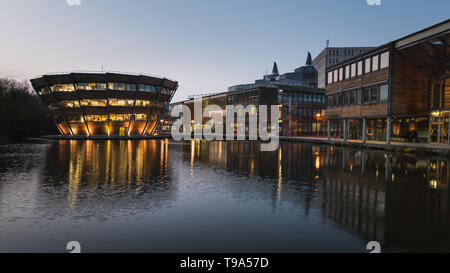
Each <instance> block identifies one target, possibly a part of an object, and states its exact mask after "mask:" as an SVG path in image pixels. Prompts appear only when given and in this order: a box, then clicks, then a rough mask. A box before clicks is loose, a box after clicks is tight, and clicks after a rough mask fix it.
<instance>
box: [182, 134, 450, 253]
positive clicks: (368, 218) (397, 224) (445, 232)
mask: <svg viewBox="0 0 450 273" xmlns="http://www.w3.org/2000/svg"><path fill="white" fill-rule="evenodd" d="M189 148H190V149H191V153H190V154H191V155H193V154H196V155H197V156H196V157H195V162H194V161H193V160H191V166H192V167H193V166H195V165H196V164H208V165H212V166H213V167H215V168H223V169H226V170H227V171H229V172H233V173H235V174H237V175H244V176H245V175H248V177H249V179H251V178H252V177H254V176H258V177H260V178H263V179H264V181H272V183H274V195H273V196H272V197H271V198H272V199H273V200H274V201H273V202H274V207H275V208H276V203H277V202H280V201H283V202H290V203H292V204H295V205H299V207H303V209H304V215H305V216H308V215H309V213H310V210H311V208H313V207H316V208H320V213H321V216H322V218H323V219H326V220H329V221H330V222H331V223H333V224H335V225H337V226H339V227H340V228H341V229H343V230H346V231H347V232H349V233H351V234H354V235H357V236H359V237H360V238H361V240H363V241H364V242H368V241H372V240H376V241H379V242H380V243H381V244H382V245H383V247H384V249H385V250H387V251H402V250H403V251H436V248H435V247H436V246H438V250H440V251H450V236H449V235H450V232H449V230H450V229H449V228H450V210H449V200H450V199H449V194H450V193H449V191H448V183H449V172H450V169H449V162H448V159H446V158H431V159H430V158H420V157H414V156H412V155H407V154H392V153H386V152H384V151H365V150H353V149H350V148H340V147H329V146H315V145H309V144H299V143H281V144H280V149H279V150H278V151H277V152H272V153H270V152H260V151H259V144H258V143H252V142H201V143H200V142H199V143H196V145H194V144H191V146H190V147H189ZM219 151H220V152H219ZM265 178H269V179H265ZM268 183H270V182H268ZM235 186H236V187H239V184H236V185H235Z"/></svg>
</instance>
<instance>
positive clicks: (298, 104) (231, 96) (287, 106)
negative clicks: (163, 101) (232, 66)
mask: <svg viewBox="0 0 450 273" xmlns="http://www.w3.org/2000/svg"><path fill="white" fill-rule="evenodd" d="M194 100H195V99H194V98H192V99H189V100H186V101H183V102H179V103H177V104H184V105H186V106H188V107H189V108H190V109H191V115H192V116H191V120H194ZM201 100H202V108H203V110H204V109H205V108H206V106H208V105H211V104H215V105H218V106H220V108H221V109H222V111H223V112H222V115H223V117H225V116H226V106H227V105H235V106H237V105H242V106H244V107H247V106H250V105H253V106H255V111H258V107H259V105H267V106H269V109H268V110H269V112H268V122H269V124H270V123H271V122H272V121H271V120H270V106H271V105H278V111H279V114H278V116H279V120H277V121H276V122H278V123H279V126H280V136H324V135H325V134H326V126H324V118H323V110H324V107H325V90H324V89H318V88H313V87H309V86H300V85H282V84H273V83H265V84H260V85H257V86H254V87H251V88H248V89H243V90H238V91H231V92H223V93H217V94H212V95H208V96H204V97H201ZM177 104H173V105H172V106H174V105H177ZM256 113H258V112H256ZM209 119H210V118H209V117H203V124H205V123H206V122H207V121H208V120H209ZM191 129H193V128H191ZM248 129H249V128H248V115H247V116H246V128H245V131H246V132H248ZM224 132H226V131H225V128H224Z"/></svg>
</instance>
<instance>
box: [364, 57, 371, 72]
mask: <svg viewBox="0 0 450 273" xmlns="http://www.w3.org/2000/svg"><path fill="white" fill-rule="evenodd" d="M365 68H366V69H365V70H364V73H370V58H367V59H366V64H365Z"/></svg>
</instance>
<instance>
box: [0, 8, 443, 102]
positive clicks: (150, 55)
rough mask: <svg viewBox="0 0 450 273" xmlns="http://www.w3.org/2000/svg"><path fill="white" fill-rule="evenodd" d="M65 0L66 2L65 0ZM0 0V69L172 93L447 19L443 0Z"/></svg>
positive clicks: (288, 67)
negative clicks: (157, 84) (145, 81)
mask: <svg viewBox="0 0 450 273" xmlns="http://www.w3.org/2000/svg"><path fill="white" fill-rule="evenodd" d="M72 1H73V0H72ZM381 2H382V5H381V6H369V5H368V4H367V2H366V0H314V1H312V0H309V1H303V0H276V1H275V0H272V1H266V0H236V1H235V0H226V1H225V0H164V1H163V0H161V1H156V0H155V1H153V0H81V5H80V6H71V5H68V4H67V1H66V0H0V33H1V36H2V38H1V39H0V77H10V78H14V79H17V80H28V79H30V78H33V77H35V76H38V75H42V74H45V73H49V72H66V71H73V70H95V71H99V70H101V68H102V66H103V67H104V69H105V70H109V71H125V72H133V73H147V74H154V75H159V76H164V77H167V78H170V79H174V80H177V81H178V82H179V84H180V88H179V89H178V92H177V95H176V96H175V98H174V100H173V101H179V100H182V99H185V98H186V97H187V96H189V95H192V94H199V93H212V92H223V91H226V90H227V87H228V86H231V85H236V84H242V83H250V82H253V81H254V80H255V79H259V78H261V77H262V76H263V75H264V74H265V72H266V71H271V68H272V63H273V61H277V63H278V67H279V69H280V73H285V72H289V71H292V70H294V69H295V68H297V67H300V66H302V65H304V63H305V60H306V55H307V52H308V51H310V52H311V54H312V55H313V57H315V56H316V55H317V54H318V53H319V52H320V51H321V50H323V48H324V47H325V41H326V40H327V39H328V40H330V46H379V45H381V44H384V43H386V42H389V41H392V40H395V39H398V38H401V37H403V36H405V35H407V34H410V33H412V32H415V31H418V30H421V29H423V28H425V27H428V26H431V25H433V24H436V23H438V22H441V21H444V20H446V19H449V15H450V12H449V11H450V1H448V0H421V1H418V0H381Z"/></svg>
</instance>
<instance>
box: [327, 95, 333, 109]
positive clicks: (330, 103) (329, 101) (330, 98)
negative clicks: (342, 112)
mask: <svg viewBox="0 0 450 273" xmlns="http://www.w3.org/2000/svg"><path fill="white" fill-rule="evenodd" d="M332 105H333V97H332V96H328V97H327V106H328V107H330V106H332Z"/></svg>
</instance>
